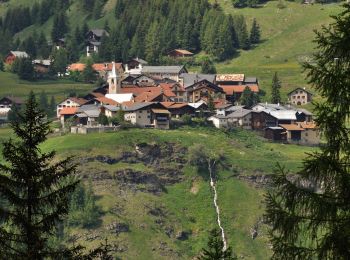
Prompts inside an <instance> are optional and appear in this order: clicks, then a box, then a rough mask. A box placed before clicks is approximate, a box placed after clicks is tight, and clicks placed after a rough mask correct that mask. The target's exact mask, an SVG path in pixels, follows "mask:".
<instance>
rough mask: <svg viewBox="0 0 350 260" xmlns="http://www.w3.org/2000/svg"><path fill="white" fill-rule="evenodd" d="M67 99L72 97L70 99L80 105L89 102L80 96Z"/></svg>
mask: <svg viewBox="0 0 350 260" xmlns="http://www.w3.org/2000/svg"><path fill="white" fill-rule="evenodd" d="M67 99H70V100H72V101H73V102H75V103H78V104H79V105H80V106H81V105H84V104H85V103H86V102H88V101H87V100H86V99H84V98H78V97H70V98H67Z"/></svg>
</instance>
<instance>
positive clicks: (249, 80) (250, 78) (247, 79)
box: [244, 77, 258, 83]
mask: <svg viewBox="0 0 350 260" xmlns="http://www.w3.org/2000/svg"><path fill="white" fill-rule="evenodd" d="M257 82H258V79H257V78H256V77H245V79H244V83H257Z"/></svg>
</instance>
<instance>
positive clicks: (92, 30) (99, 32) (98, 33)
mask: <svg viewBox="0 0 350 260" xmlns="http://www.w3.org/2000/svg"><path fill="white" fill-rule="evenodd" d="M89 32H92V33H93V34H95V35H96V36H97V37H102V35H103V34H105V35H106V36H109V33H108V32H107V31H106V30H104V29H91V30H90V31H89Z"/></svg>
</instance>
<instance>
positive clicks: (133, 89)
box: [121, 85, 176, 97]
mask: <svg viewBox="0 0 350 260" xmlns="http://www.w3.org/2000/svg"><path fill="white" fill-rule="evenodd" d="M162 91H163V93H164V95H165V96H167V97H175V96H176V95H175V94H174V92H172V91H171V89H169V88H168V87H167V86H163V87H162V86H161V85H159V87H123V88H122V89H121V92H122V93H132V94H134V95H135V96H138V95H140V94H142V93H144V92H152V93H159V94H160V93H161V92H162Z"/></svg>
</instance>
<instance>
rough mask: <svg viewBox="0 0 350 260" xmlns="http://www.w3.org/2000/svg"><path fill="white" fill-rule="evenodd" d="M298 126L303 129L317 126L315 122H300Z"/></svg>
mask: <svg viewBox="0 0 350 260" xmlns="http://www.w3.org/2000/svg"><path fill="white" fill-rule="evenodd" d="M300 126H301V127H302V128H304V129H317V128H319V127H318V126H317V125H316V124H315V122H302V123H300Z"/></svg>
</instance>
